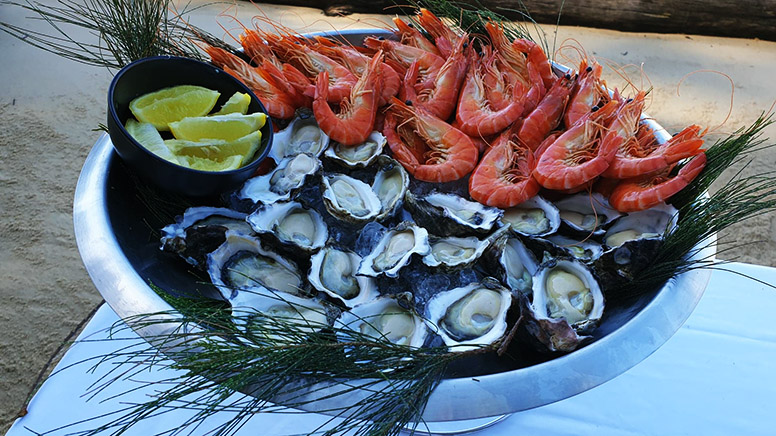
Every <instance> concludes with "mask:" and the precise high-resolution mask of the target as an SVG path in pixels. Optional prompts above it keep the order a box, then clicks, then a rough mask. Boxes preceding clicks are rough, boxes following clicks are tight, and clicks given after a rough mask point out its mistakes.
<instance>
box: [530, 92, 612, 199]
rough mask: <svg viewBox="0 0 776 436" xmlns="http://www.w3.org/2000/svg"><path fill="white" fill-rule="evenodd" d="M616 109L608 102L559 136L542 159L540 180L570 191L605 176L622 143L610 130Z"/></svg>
mask: <svg viewBox="0 0 776 436" xmlns="http://www.w3.org/2000/svg"><path fill="white" fill-rule="evenodd" d="M616 106H617V103H615V102H609V103H607V104H606V105H604V107H602V108H601V109H599V110H598V111H596V112H591V113H590V114H588V115H587V116H585V117H584V118H582V119H580V120H579V121H578V122H577V124H575V125H574V126H573V127H571V128H570V129H569V130H566V131H565V132H564V133H563V134H561V135H560V136H558V138H557V139H556V140H555V141H554V142H553V143H552V144H551V145H549V146H548V147H547V149H546V150H545V151H544V153H542V156H541V157H540V158H539V163H538V164H537V165H536V169H535V170H534V173H533V174H534V177H535V178H536V180H537V181H538V182H539V183H540V184H541V185H542V186H544V187H545V188H548V189H556V190H569V189H574V188H577V187H579V186H581V185H583V184H585V183H588V182H590V181H591V180H593V179H595V178H596V177H598V176H599V175H601V173H603V172H604V171H605V170H606V168H608V167H609V163H610V162H611V161H612V159H613V158H614V154H615V153H616V152H617V147H619V145H620V143H621V142H622V137H620V136H618V135H617V134H615V133H614V132H611V131H609V130H608V129H607V128H606V123H607V121H608V120H607V118H608V117H610V116H611V115H612V114H613V113H614V111H615V109H616Z"/></svg>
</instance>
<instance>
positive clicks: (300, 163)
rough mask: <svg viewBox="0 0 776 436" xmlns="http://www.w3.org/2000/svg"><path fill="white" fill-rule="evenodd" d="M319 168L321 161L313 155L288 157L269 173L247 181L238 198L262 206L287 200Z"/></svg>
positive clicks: (302, 154) (301, 154) (304, 154)
mask: <svg viewBox="0 0 776 436" xmlns="http://www.w3.org/2000/svg"><path fill="white" fill-rule="evenodd" d="M320 167H321V161H320V160H318V158H317V157H315V156H313V155H310V154H307V153H300V154H296V155H293V156H289V157H287V158H285V159H282V160H281V161H280V162H278V165H277V167H275V169H273V170H272V171H270V172H269V173H267V174H264V175H262V176H257V177H252V178H250V179H248V180H247V181H246V182H245V184H243V187H242V189H240V192H239V194H238V197H239V198H243V199H249V200H251V201H253V202H254V203H263V204H269V203H275V202H277V201H286V200H289V199H290V198H291V197H292V196H293V195H294V194H295V193H296V192H297V191H299V190H300V189H301V188H302V187H303V186H304V184H305V182H306V181H307V180H308V178H309V177H310V176H312V175H314V174H315V173H317V172H318V169H319V168H320Z"/></svg>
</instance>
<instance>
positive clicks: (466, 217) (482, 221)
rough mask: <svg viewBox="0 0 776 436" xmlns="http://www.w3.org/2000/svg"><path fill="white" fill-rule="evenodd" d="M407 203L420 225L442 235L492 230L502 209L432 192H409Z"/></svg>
mask: <svg viewBox="0 0 776 436" xmlns="http://www.w3.org/2000/svg"><path fill="white" fill-rule="evenodd" d="M405 201H406V206H407V208H408V209H409V211H410V214H411V215H412V218H413V219H414V220H415V222H417V223H418V224H419V225H420V226H422V227H424V228H426V229H428V230H429V231H430V232H431V233H433V234H435V235H440V236H468V235H475V234H484V233H488V232H490V231H491V230H492V229H493V225H494V224H495V223H496V221H498V219H499V218H501V214H502V211H501V209H497V208H495V207H489V206H484V205H482V204H480V203H477V202H476V201H470V200H467V199H465V198H463V197H461V196H458V195H455V194H447V193H441V192H432V193H430V194H428V195H425V196H416V195H415V194H413V193H412V192H411V191H407V194H406V195H405Z"/></svg>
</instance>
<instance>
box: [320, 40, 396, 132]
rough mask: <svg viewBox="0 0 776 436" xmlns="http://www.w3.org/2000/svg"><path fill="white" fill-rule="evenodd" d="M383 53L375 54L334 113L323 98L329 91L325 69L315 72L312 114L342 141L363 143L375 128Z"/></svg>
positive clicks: (325, 128)
mask: <svg viewBox="0 0 776 436" xmlns="http://www.w3.org/2000/svg"><path fill="white" fill-rule="evenodd" d="M382 56H383V53H382V52H377V53H376V54H375V56H374V57H373V58H372V60H371V61H370V62H369V66H368V67H367V69H366V71H364V74H363V75H362V76H361V78H360V79H358V82H356V84H355V85H353V87H352V88H351V91H350V97H346V98H343V99H342V101H341V102H340V111H339V113H337V114H335V113H334V111H332V109H331V107H330V106H329V103H328V100H327V98H326V97H327V94H328V91H329V89H328V88H329V79H328V77H327V75H328V73H327V72H326V71H321V72H320V74H319V76H318V80H317V82H316V88H315V100H314V101H313V114H314V115H315V119H316V120H317V121H318V126H319V127H320V128H321V130H323V131H324V132H325V133H326V134H327V135H329V137H330V138H331V139H333V140H335V141H337V142H339V143H340V144H342V145H346V146H348V145H357V144H361V143H363V142H364V141H366V139H367V138H368V137H369V134H370V133H371V132H372V129H373V128H374V124H375V116H376V114H377V101H378V98H379V95H380V71H381V69H380V64H381V63H382Z"/></svg>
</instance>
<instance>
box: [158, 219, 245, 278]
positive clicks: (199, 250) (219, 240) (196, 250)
mask: <svg viewBox="0 0 776 436" xmlns="http://www.w3.org/2000/svg"><path fill="white" fill-rule="evenodd" d="M245 217H246V214H244V213H242V212H238V211H236V210H232V209H227V208H224V207H190V208H188V209H186V211H185V212H184V213H183V215H181V216H178V217H176V222H175V223H174V224H169V225H167V226H164V227H163V228H162V231H161V233H162V238H161V249H162V250H164V251H168V252H172V253H176V254H178V255H180V256H181V257H182V258H183V259H185V260H186V262H188V263H190V264H191V265H194V266H196V267H197V268H200V269H203V270H204V269H205V268H206V261H207V259H206V256H207V254H208V253H210V252H212V251H213V250H215V249H216V248H218V247H219V246H220V245H221V244H223V243H224V241H225V240H226V232H227V231H228V230H231V231H234V232H240V233H243V234H245V235H250V234H252V233H253V231H252V230H251V227H250V225H248V223H247V222H246V221H245Z"/></svg>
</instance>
